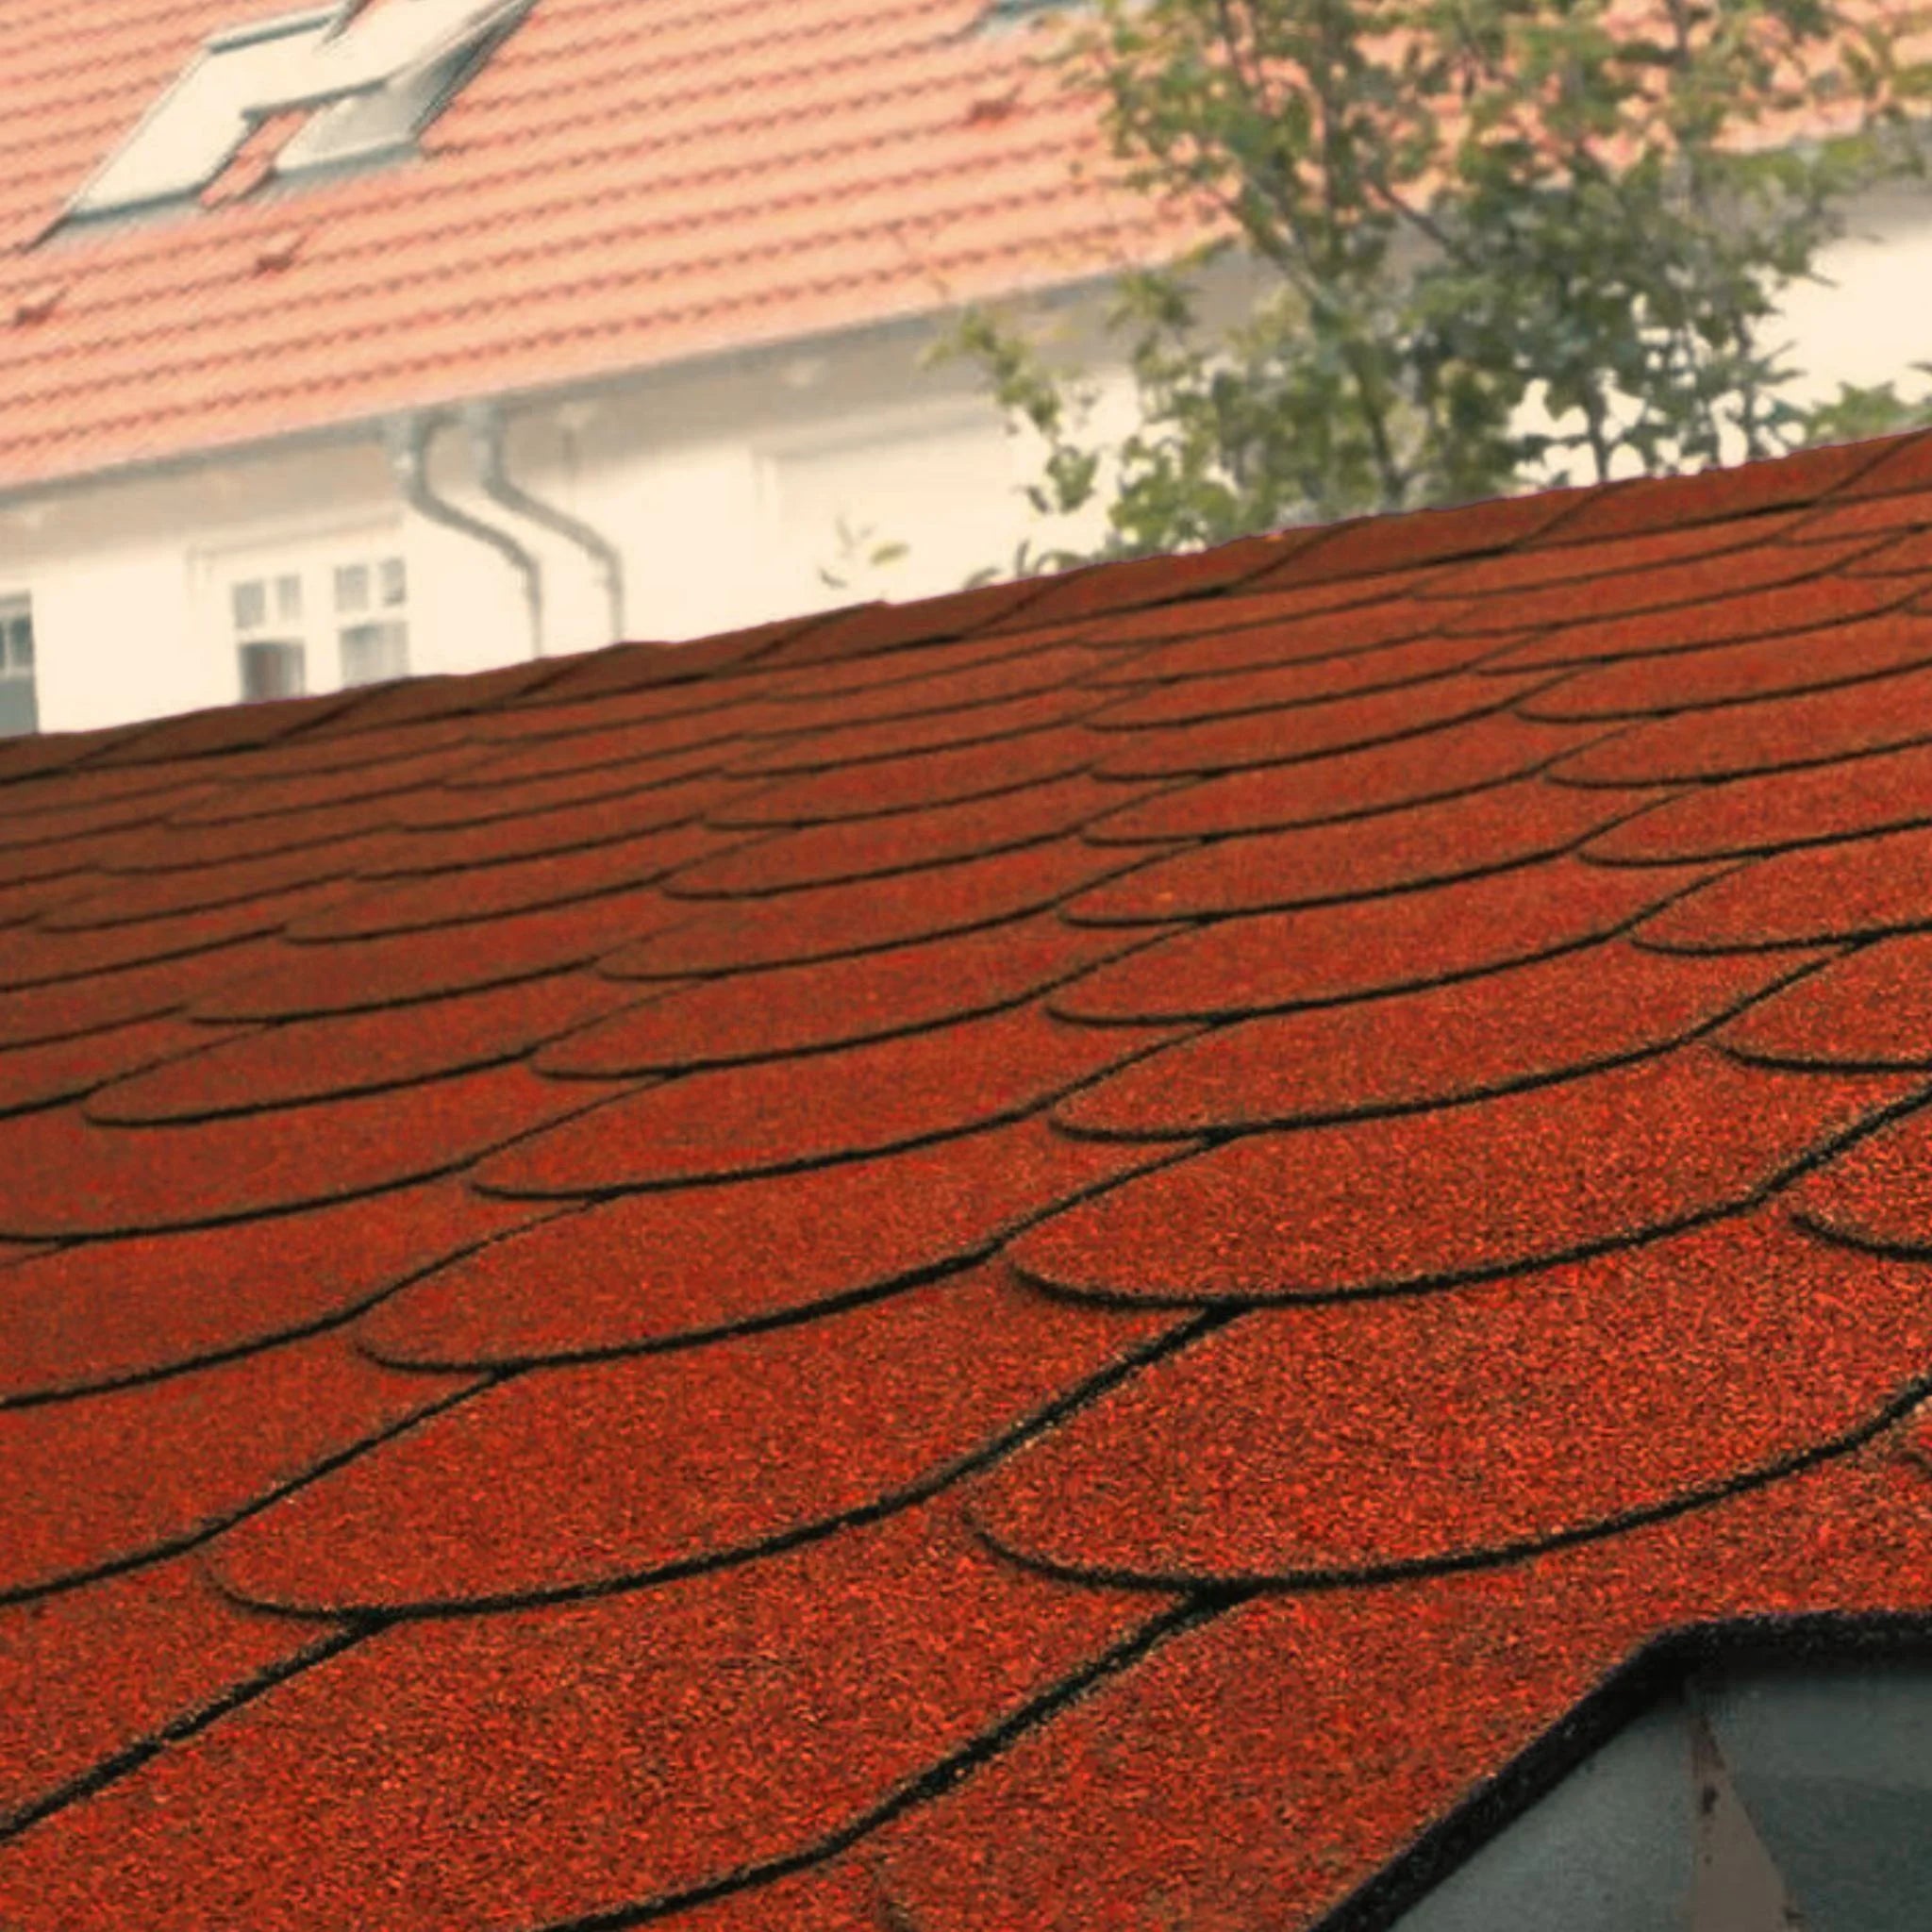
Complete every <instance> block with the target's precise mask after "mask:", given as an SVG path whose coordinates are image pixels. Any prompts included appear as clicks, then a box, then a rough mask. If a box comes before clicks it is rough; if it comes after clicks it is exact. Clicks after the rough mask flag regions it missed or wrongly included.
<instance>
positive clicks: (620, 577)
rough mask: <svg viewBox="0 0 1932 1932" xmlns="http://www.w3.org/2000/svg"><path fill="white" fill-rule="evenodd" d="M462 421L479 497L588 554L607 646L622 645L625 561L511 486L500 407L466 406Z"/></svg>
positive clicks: (584, 527) (583, 527) (592, 534)
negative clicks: (599, 585)
mask: <svg viewBox="0 0 1932 1932" xmlns="http://www.w3.org/2000/svg"><path fill="white" fill-rule="evenodd" d="M463 421H464V422H465V423H466V424H467V425H469V430H470V448H471V451H472V453H473V454H474V456H475V459H476V478H477V481H478V482H480V483H481V484H482V486H483V493H484V494H485V495H486V496H488V497H489V498H490V500H491V502H492V503H500V504H502V505H503V507H504V508H506V509H509V510H516V511H518V512H520V513H521V514H522V515H524V516H526V517H528V518H529V519H530V521H531V522H532V523H533V524H541V525H543V527H544V528H545V529H546V530H554V531H555V532H556V533H557V534H558V536H559V537H563V538H566V539H568V540H569V541H571V542H573V543H575V545H576V546H577V547H578V548H579V549H580V550H584V551H587V552H588V553H589V555H590V558H591V562H592V563H594V564H595V565H596V566H597V571H598V575H600V576H601V577H602V578H603V580H604V596H605V600H606V601H607V602H608V605H609V607H610V640H609V641H610V642H612V643H621V642H622V641H624V636H625V629H624V559H623V558H621V557H620V556H619V555H618V554H617V550H616V547H615V545H613V544H612V543H610V542H609V541H607V540H606V539H605V538H604V537H603V536H601V535H600V534H599V533H598V532H597V531H595V530H593V529H591V526H590V525H588V524H586V523H582V522H579V521H578V519H577V518H575V517H574V516H569V515H566V514H565V512H564V511H562V510H560V509H558V508H557V506H556V505H555V504H550V503H544V502H542V501H541V500H540V499H539V498H537V497H534V496H532V495H531V494H530V493H529V491H526V490H525V489H524V488H523V487H522V486H521V485H519V484H516V483H512V482H511V481H510V479H509V477H508V475H506V473H505V471H504V467H503V426H504V425H503V408H502V406H501V405H500V404H498V403H494V402H480V403H470V404H467V405H465V407H464V409H463Z"/></svg>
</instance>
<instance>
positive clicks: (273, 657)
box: [242, 641, 303, 704]
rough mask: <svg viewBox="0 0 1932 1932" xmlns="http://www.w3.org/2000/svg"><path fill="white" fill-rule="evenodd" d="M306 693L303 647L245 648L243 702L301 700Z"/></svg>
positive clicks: (281, 644) (276, 644)
mask: <svg viewBox="0 0 1932 1932" xmlns="http://www.w3.org/2000/svg"><path fill="white" fill-rule="evenodd" d="M302 691H303V665H302V646H301V645H300V644H291V643H284V642H279V641H277V642H274V643H257V644H243V645H242V702H243V703H244V704H253V703H255V702H257V701H258V700H259V699H262V698H299V697H300V696H301V695H302Z"/></svg>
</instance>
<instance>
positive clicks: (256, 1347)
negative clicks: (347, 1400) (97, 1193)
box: [0, 1181, 572, 1415]
mask: <svg viewBox="0 0 1932 1932" xmlns="http://www.w3.org/2000/svg"><path fill="white" fill-rule="evenodd" d="M421 1185H425V1183H420V1182H416V1181H405V1182H403V1183H402V1184H401V1186H400V1187H398V1188H393V1189H390V1188H385V1189H379V1190H377V1191H376V1192H377V1194H381V1193H400V1192H403V1191H407V1190H408V1189H411V1188H415V1187H418V1186H421ZM427 1185H434V1183H433V1182H431V1183H427ZM360 1198H365V1199H369V1198H375V1196H363V1197H360ZM315 1207H316V1204H315V1203H314V1202H308V1203H307V1204H305V1205H304V1206H302V1207H300V1208H285V1209H282V1210H280V1211H278V1212H276V1213H273V1214H269V1213H264V1214H259V1215H250V1216H248V1217H247V1223H248V1225H250V1226H251V1227H254V1226H260V1225H263V1224H267V1223H270V1222H273V1221H286V1220H288V1219H290V1218H291V1217H292V1216H295V1215H307V1214H310V1213H312V1212H314V1211H315ZM571 1211H572V1204H570V1203H568V1202H558V1203H555V1204H553V1205H550V1206H548V1207H546V1208H538V1209H537V1211H536V1212H535V1213H534V1214H533V1215H532V1217H531V1219H530V1220H528V1221H526V1222H525V1223H523V1224H521V1225H519V1226H516V1227H509V1228H505V1229H503V1230H502V1231H500V1232H498V1233H492V1234H485V1235H480V1236H478V1237H477V1238H476V1239H475V1240H474V1241H464V1242H463V1243H462V1244H461V1245H460V1246H458V1247H454V1248H451V1249H449V1250H448V1251H447V1252H446V1253H443V1254H441V1255H439V1256H437V1257H436V1258H435V1259H434V1260H432V1261H427V1262H425V1263H424V1265H423V1266H422V1267H420V1268H411V1269H409V1270H408V1271H407V1272H406V1273H404V1274H400V1275H398V1276H396V1277H395V1278H394V1279H393V1280H391V1281H386V1282H384V1283H383V1284H382V1285H381V1286H379V1287H376V1288H372V1289H369V1290H368V1291H365V1292H363V1293H361V1294H359V1295H358V1296H357V1297H356V1298H355V1299H354V1300H353V1301H349V1302H345V1303H344V1304H343V1305H342V1306H341V1307H338V1308H336V1309H335V1310H333V1311H332V1312H331V1313H329V1314H326V1315H318V1316H316V1317H315V1318H314V1319H313V1320H311V1321H306V1322H298V1323H295V1324H292V1325H291V1326H289V1327H285V1328H276V1329H273V1330H271V1331H270V1332H268V1333H266V1334H262V1335H257V1336H253V1337H251V1338H250V1339H249V1340H248V1341H239V1342H236V1343H234V1344H233V1345H231V1346H225V1347H218V1348H210V1349H208V1350H207V1351H206V1352H205V1353H203V1354H200V1355H194V1356H190V1357H185V1358H184V1359H182V1360H180V1361H172V1362H164V1363H162V1364H160V1365H159V1366H158V1367H153V1368H145V1369H137V1370H134V1371H133V1372H131V1373H130V1374H125V1375H109V1376H106V1377H103V1378H101V1379H98V1380H95V1381H91V1382H75V1383H66V1384H62V1385H61V1386H60V1387H59V1388H58V1389H45V1388H42V1389H32V1390H27V1391H23V1392H21V1393H18V1394H13V1395H8V1394H4V1393H0V1415H5V1414H7V1413H8V1411H9V1410H13V1409H23V1408H44V1407H48V1406H50V1405H51V1404H53V1403H57V1402H75V1401H80V1400H84V1399H85V1398H86V1397H88V1396H91V1395H109V1394H113V1393H116V1392H118V1391H122V1390H125V1389H143V1388H147V1387H149V1386H150V1385H152V1384H154V1383H157V1382H169V1381H173V1380H174V1379H175V1376H177V1375H190V1374H195V1373H196V1372H197V1371H199V1370H202V1369H212V1368H218V1367H220V1366H221V1365H222V1364H223V1363H225V1362H233V1361H240V1360H241V1359H242V1357H244V1356H253V1355H264V1354H266V1353H267V1352H268V1351H269V1350H270V1349H273V1348H282V1347H285V1346H286V1345H287V1344H288V1343H290V1342H294V1341H313V1340H314V1339H315V1338H316V1337H317V1336H318V1335H325V1334H327V1333H328V1331H329V1330H330V1329H332V1328H343V1327H347V1326H349V1325H350V1324H353V1323H355V1322H358V1321H359V1320H360V1319H361V1318H362V1317H363V1316H364V1315H366V1314H367V1313H368V1312H369V1310H370V1309H371V1308H374V1307H377V1306H379V1305H380V1304H381V1303H383V1302H386V1301H387V1300H389V1298H390V1297H391V1295H395V1294H400V1293H402V1291H404V1290H405V1289H407V1288H409V1287H411V1286H412V1285H413V1284H414V1283H416V1282H418V1281H422V1280H425V1278H426V1277H428V1276H429V1275H431V1274H437V1273H438V1272H439V1271H440V1270H441V1269H444V1268H447V1267H450V1266H451V1265H452V1264H454V1263H456V1262H458V1261H466V1260H468V1259H469V1258H470V1257H471V1256H473V1255H478V1254H481V1253H482V1252H483V1250H484V1249H486V1248H491V1247H494V1246H495V1245H496V1243H497V1242H498V1241H508V1239H509V1237H510V1236H511V1235H515V1234H525V1233H527V1232H529V1231H530V1230H532V1229H534V1228H538V1227H541V1226H543V1225H544V1224H545V1223H547V1222H552V1221H559V1220H561V1219H563V1217H564V1216H565V1215H566V1214H568V1213H570V1212H571ZM229 1225H234V1224H232V1223H231V1224H229ZM183 1231H185V1232H191V1233H192V1232H194V1231H195V1230H192V1229H190V1230H183ZM173 1232H175V1230H173V1229H170V1230H167V1231H165V1232H164V1233H162V1234H161V1235H158V1236H151V1237H147V1239H158V1240H165V1239H166V1238H167V1234H169V1233H173ZM107 1239H109V1240H111V1239H113V1237H107ZM136 1239H142V1237H136ZM88 1245H92V1237H88V1236H78V1237H73V1238H69V1239H64V1240H61V1241H56V1242H54V1243H53V1244H52V1245H51V1247H50V1248H49V1249H47V1250H43V1251H42V1253H41V1254H36V1255H26V1256H23V1257H21V1258H20V1260H19V1261H15V1262H10V1263H7V1264H5V1266H4V1267H0V1281H4V1280H5V1279H6V1274H5V1267H19V1266H21V1265H23V1264H24V1263H25V1262H26V1261H36V1260H41V1259H43V1258H45V1257H46V1255H47V1254H48V1253H65V1252H71V1251H72V1250H73V1249H75V1248H78V1247H83V1246H88ZM351 1341H352V1342H355V1346H356V1352H357V1354H358V1355H360V1356H361V1357H363V1358H364V1359H365V1360H368V1361H372V1362H374V1363H375V1365H376V1366H377V1367H378V1368H384V1369H394V1370H397V1371H400V1372H408V1371H411V1370H414V1371H417V1372H419V1373H425V1374H458V1375H465V1374H467V1375H480V1374H485V1373H487V1370H486V1369H484V1368H481V1367H478V1366H476V1365H475V1364H474V1363H465V1364H464V1365H463V1366H462V1367H460V1368H455V1369H446V1368H444V1367H442V1366H441V1364H440V1363H436V1362H396V1361H389V1360H386V1359H385V1358H384V1357H381V1356H378V1355H375V1354H373V1353H372V1352H371V1351H370V1350H368V1349H366V1348H363V1347H362V1346H361V1345H360V1343H359V1341H355V1338H353V1337H352V1338H351Z"/></svg>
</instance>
